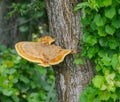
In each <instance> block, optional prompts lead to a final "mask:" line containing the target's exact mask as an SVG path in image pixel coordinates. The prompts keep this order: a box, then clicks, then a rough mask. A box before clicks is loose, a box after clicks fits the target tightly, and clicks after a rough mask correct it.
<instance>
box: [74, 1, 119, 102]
mask: <svg viewBox="0 0 120 102" xmlns="http://www.w3.org/2000/svg"><path fill="white" fill-rule="evenodd" d="M79 9H82V14H83V15H82V17H81V18H80V20H81V22H82V25H83V37H82V41H81V43H82V54H81V55H80V56H81V57H80V59H79V60H80V61H79V62H81V58H83V57H86V58H88V59H90V60H92V61H93V62H94V63H95V68H96V75H95V77H94V78H93V79H92V82H91V84H90V85H89V86H88V87H87V88H86V90H85V91H84V92H83V94H82V95H81V96H80V102H117V101H118V100H119V99H120V1H119V0H84V2H82V3H79V4H78V5H77V6H76V8H75V11H78V10H79Z"/></svg>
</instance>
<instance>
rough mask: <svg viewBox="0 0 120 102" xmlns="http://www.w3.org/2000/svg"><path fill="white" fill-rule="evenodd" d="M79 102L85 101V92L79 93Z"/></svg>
mask: <svg viewBox="0 0 120 102" xmlns="http://www.w3.org/2000/svg"><path fill="white" fill-rule="evenodd" d="M80 102H87V97H86V95H85V94H81V95H80Z"/></svg>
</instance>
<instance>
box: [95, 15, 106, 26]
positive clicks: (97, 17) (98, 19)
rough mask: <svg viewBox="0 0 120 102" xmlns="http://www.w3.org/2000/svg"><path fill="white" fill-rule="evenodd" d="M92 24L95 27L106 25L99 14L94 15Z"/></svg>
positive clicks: (104, 19)
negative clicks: (93, 23)
mask: <svg viewBox="0 0 120 102" xmlns="http://www.w3.org/2000/svg"><path fill="white" fill-rule="evenodd" d="M94 22H95V24H96V25H97V26H104V25H105V23H106V18H105V17H101V15H100V14H97V15H95V18H94Z"/></svg>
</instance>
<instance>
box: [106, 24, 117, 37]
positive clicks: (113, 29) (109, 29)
mask: <svg viewBox="0 0 120 102" xmlns="http://www.w3.org/2000/svg"><path fill="white" fill-rule="evenodd" d="M105 31H106V33H108V34H110V35H113V34H114V33H115V28H114V27H113V26H109V25H106V26H105Z"/></svg>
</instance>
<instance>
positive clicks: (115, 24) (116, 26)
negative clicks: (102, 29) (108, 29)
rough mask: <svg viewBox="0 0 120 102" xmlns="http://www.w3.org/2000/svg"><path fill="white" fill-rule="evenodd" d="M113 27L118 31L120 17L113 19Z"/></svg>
mask: <svg viewBox="0 0 120 102" xmlns="http://www.w3.org/2000/svg"><path fill="white" fill-rule="evenodd" d="M112 25H113V26H114V27H115V28H117V29H118V28H120V17H115V18H114V19H112Z"/></svg>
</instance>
